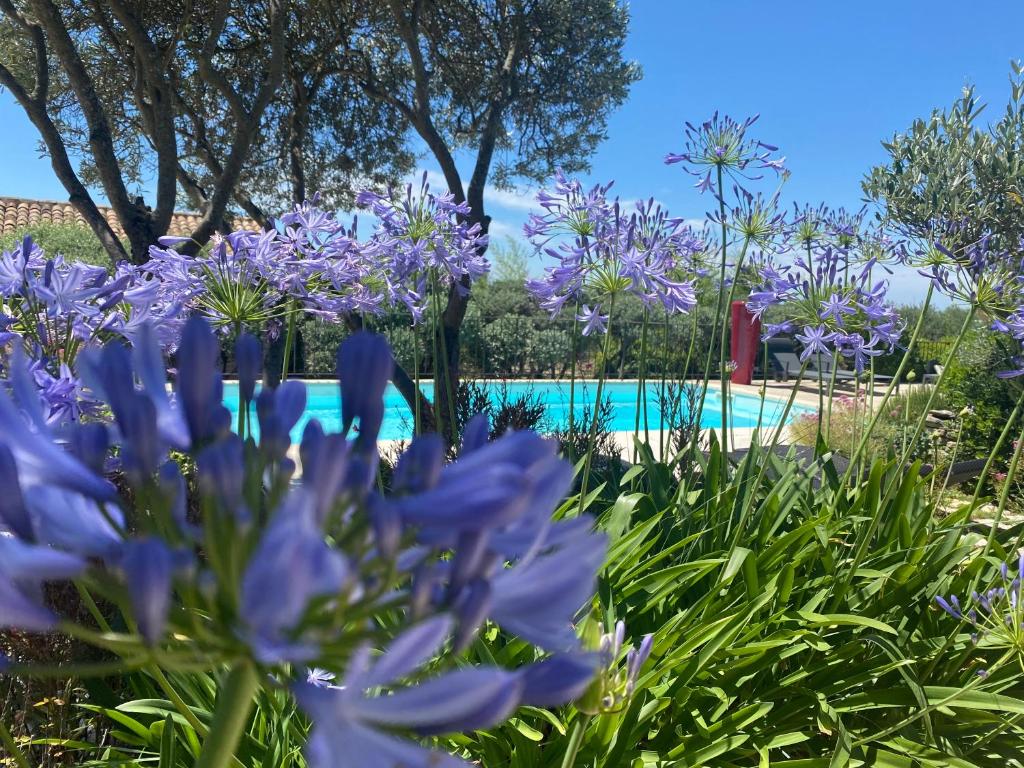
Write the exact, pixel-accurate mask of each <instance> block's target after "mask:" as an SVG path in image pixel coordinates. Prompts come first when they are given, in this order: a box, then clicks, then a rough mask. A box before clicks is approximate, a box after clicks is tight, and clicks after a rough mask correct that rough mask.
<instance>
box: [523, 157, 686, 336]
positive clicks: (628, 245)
mask: <svg viewBox="0 0 1024 768" xmlns="http://www.w3.org/2000/svg"><path fill="white" fill-rule="evenodd" d="M610 188H611V184H607V185H604V186H597V187H593V188H592V189H590V190H589V191H584V189H583V186H582V185H581V184H580V183H579V182H578V181H575V180H570V179H568V178H566V177H565V176H564V175H563V174H561V173H558V174H556V175H555V178H554V181H553V184H552V187H551V189H550V190H541V191H540V192H539V193H538V195H537V201H538V204H539V205H540V206H541V207H542V208H543V209H544V210H545V213H544V214H533V215H532V216H531V219H530V221H529V222H528V223H527V225H526V226H525V227H524V231H525V232H526V234H527V236H528V237H529V238H530V239H531V242H532V243H533V245H534V246H535V247H536V248H537V250H538V252H539V251H541V250H543V251H544V252H545V253H546V254H547V255H548V256H550V257H552V258H554V259H555V260H556V262H557V263H556V265H555V266H552V267H548V268H547V269H545V270H544V275H543V276H542V277H541V278H539V279H532V280H527V282H526V287H527V290H528V291H529V292H530V293H531V294H533V296H534V297H535V298H537V300H538V302H539V304H540V306H541V308H542V309H546V310H548V311H549V312H550V313H551V314H552V316H555V315H557V314H559V313H560V312H561V311H562V310H563V309H564V308H565V307H566V306H567V305H576V304H579V305H581V311H579V312H578V313H577V315H578V319H579V320H580V322H582V323H584V334H585V335H589V334H591V333H593V332H598V333H604V332H606V325H605V322H606V319H607V318H606V316H605V315H603V314H602V308H603V307H602V303H603V302H605V301H606V300H607V299H609V298H610V297H611V296H613V295H615V294H619V293H631V294H633V295H634V296H637V297H638V298H640V300H641V301H643V302H644V304H645V305H647V306H660V307H662V308H664V309H665V310H666V311H668V312H670V313H680V312H688V311H689V310H691V309H693V307H694V306H696V303H697V299H696V295H695V293H694V279H695V277H696V275H697V272H696V269H695V268H694V266H693V255H694V254H695V253H696V252H698V251H700V250H702V248H703V243H702V242H701V241H700V240H699V239H698V238H696V237H695V236H694V234H693V232H692V231H691V230H690V229H688V228H687V227H686V226H685V224H684V222H683V221H682V220H680V219H674V218H671V217H670V216H669V215H668V213H667V211H665V210H664V209H663V208H662V207H661V206H659V205H658V204H657V203H655V201H654V200H647V201H642V202H638V203H636V204H635V206H634V208H633V210H632V211H624V210H622V209H621V204H620V202H619V201H618V200H609V199H608V198H607V196H606V195H607V192H608V190H609V189H610ZM591 305H592V306H593V308H591Z"/></svg>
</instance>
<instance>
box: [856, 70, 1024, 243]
mask: <svg viewBox="0 0 1024 768" xmlns="http://www.w3.org/2000/svg"><path fill="white" fill-rule="evenodd" d="M983 109H984V105H982V104H980V103H979V102H978V100H977V98H976V96H975V93H974V89H973V88H966V89H965V90H964V93H963V95H962V96H961V97H960V99H958V100H957V101H956V103H954V104H953V106H952V107H951V108H950V109H948V110H935V111H934V112H932V114H931V116H930V117H929V118H927V119H919V120H915V121H914V123H913V125H911V126H910V128H909V130H907V131H905V132H903V133H897V134H895V135H894V136H893V137H892V138H891V139H890V140H889V141H885V142H882V146H883V147H884V148H885V150H886V152H887V153H888V155H889V158H888V160H887V162H886V163H884V164H882V165H879V166H877V167H875V168H873V169H872V170H871V172H870V173H869V174H868V175H867V177H866V178H865V179H864V181H863V188H864V192H865V194H866V195H867V196H868V198H869V199H870V200H873V201H875V202H877V203H879V204H880V205H881V207H882V212H883V216H884V217H885V218H886V219H887V220H888V221H889V222H891V223H892V224H894V225H896V226H897V227H899V228H901V229H902V230H904V231H905V232H907V233H908V234H910V235H912V236H914V237H919V238H923V239H933V238H942V239H944V240H945V241H947V242H948V243H950V244H952V245H960V246H962V245H966V244H968V243H971V242H974V241H976V240H978V239H979V238H980V237H981V236H982V235H986V234H988V235H991V236H993V237H994V238H995V239H996V241H997V242H998V243H999V244H1000V245H1003V246H1007V247H1013V246H1016V245H1017V244H1018V243H1019V242H1020V239H1021V237H1022V236H1024V197H1022V195H1024V163H1022V152H1024V67H1022V66H1021V65H1020V64H1018V63H1014V64H1013V65H1012V75H1011V77H1010V100H1009V103H1008V104H1007V106H1006V109H1005V111H1004V112H1003V114H1002V115H1001V116H1000V118H999V119H998V120H997V121H995V122H994V123H992V124H989V125H985V124H983V123H982V122H981V114H982V111H983Z"/></svg>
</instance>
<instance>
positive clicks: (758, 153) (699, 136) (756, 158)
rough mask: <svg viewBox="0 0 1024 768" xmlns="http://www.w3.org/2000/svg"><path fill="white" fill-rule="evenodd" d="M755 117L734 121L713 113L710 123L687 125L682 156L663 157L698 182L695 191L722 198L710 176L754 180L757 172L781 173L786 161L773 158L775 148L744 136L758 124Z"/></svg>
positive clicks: (676, 154)
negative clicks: (707, 192)
mask: <svg viewBox="0 0 1024 768" xmlns="http://www.w3.org/2000/svg"><path fill="white" fill-rule="evenodd" d="M757 119H758V115H754V116H753V117H748V118H746V119H745V120H743V121H736V120H734V119H733V118H731V117H729V116H728V115H719V114H718V112H715V114H714V115H712V116H711V119H710V120H707V121H705V122H703V123H701V124H700V125H694V124H693V123H686V128H685V134H686V146H685V148H684V149H683V151H682V152H679V153H672V154H669V155H667V156H666V157H665V162H666V163H667V164H669V165H672V164H675V163H681V164H682V165H683V167H684V168H685V169H686V171H687V172H688V173H691V174H693V175H694V176H696V177H697V178H698V179H699V180H698V182H697V187H698V189H700V190H701V191H702V192H703V191H706V190H714V191H715V192H716V193H717V194H719V195H721V194H722V193H723V190H720V189H719V190H716V189H715V186H716V184H715V181H714V179H713V178H712V174H713V173H716V172H718V171H721V172H722V173H723V174H726V175H728V176H730V177H733V178H735V179H737V180H740V179H742V180H744V181H747V180H754V179H759V178H761V176H760V175H759V174H757V171H758V170H764V169H767V170H770V171H773V172H775V173H782V172H783V171H784V170H785V168H784V162H785V158H778V157H773V153H774V152H777V151H778V147H775V146H772V145H771V144H766V143H764V142H762V141H758V140H757V139H752V138H750V137H748V136H747V131H748V130H749V129H750V127H751V126H752V125H754V123H756V122H757Z"/></svg>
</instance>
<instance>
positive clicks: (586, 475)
mask: <svg viewBox="0 0 1024 768" xmlns="http://www.w3.org/2000/svg"><path fill="white" fill-rule="evenodd" d="M614 311H615V294H614V293H613V294H612V297H611V301H610V302H609V304H608V324H607V327H606V329H605V336H604V352H603V353H602V354H601V374H600V376H598V378H597V398H596V399H595V401H594V412H593V414H592V416H591V418H590V433H589V434H588V436H587V456H586V460H585V461H584V462H583V480H582V482H581V485H580V508H579V513H580V514H581V515H582V514H583V506H584V504H585V503H586V499H587V486H588V485H589V483H590V467H591V465H592V464H593V463H594V449H595V445H594V444H595V442H596V441H597V424H598V421H599V420H600V416H601V398H602V397H603V396H604V380H605V374H606V373H607V371H608V355H609V354H610V352H611V338H612V313H613V312H614Z"/></svg>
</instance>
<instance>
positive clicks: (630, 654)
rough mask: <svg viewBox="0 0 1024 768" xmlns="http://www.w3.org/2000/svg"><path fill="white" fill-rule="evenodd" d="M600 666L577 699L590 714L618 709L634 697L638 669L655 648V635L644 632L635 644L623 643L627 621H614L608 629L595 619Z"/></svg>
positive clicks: (581, 709)
mask: <svg viewBox="0 0 1024 768" xmlns="http://www.w3.org/2000/svg"><path fill="white" fill-rule="evenodd" d="M594 626H595V627H596V632H597V635H598V638H597V643H596V645H597V648H598V654H599V657H600V660H601V666H600V669H599V671H598V675H597V678H596V679H595V680H594V682H593V683H592V684H591V687H590V690H588V691H587V693H586V694H585V695H584V696H583V697H582V698H581V699H580V700H579V701H578V702H577V703H576V708H577V709H579V710H580V711H581V712H585V713H586V714H589V715H599V714H610V713H614V712H621V711H622V710H623V709H625V708H626V707H627V706H628V705H629V702H630V700H631V699H632V698H633V694H634V693H635V691H636V684H637V681H638V680H639V678H640V671H641V670H642V669H643V666H644V664H646V663H647V659H648V658H649V657H650V655H651V651H652V650H653V649H654V635H644V636H643V637H642V638H641V639H640V644H639V646H638V647H633V646H632V645H627V644H626V624H625V622H623V621H617V622H616V623H615V627H614V628H613V630H612V631H611V632H605V631H604V627H603V626H601V625H600V624H599V623H597V622H594Z"/></svg>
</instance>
